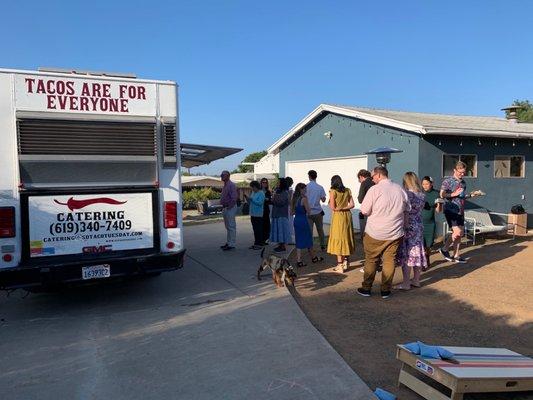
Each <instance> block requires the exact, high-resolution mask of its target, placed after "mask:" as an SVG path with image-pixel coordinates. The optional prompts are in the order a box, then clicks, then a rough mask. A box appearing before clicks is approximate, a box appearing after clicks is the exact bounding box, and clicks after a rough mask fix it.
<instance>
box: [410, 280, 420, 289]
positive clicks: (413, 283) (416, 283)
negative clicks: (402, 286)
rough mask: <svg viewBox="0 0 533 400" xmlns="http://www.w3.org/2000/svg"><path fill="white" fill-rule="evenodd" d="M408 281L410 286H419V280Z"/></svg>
mask: <svg viewBox="0 0 533 400" xmlns="http://www.w3.org/2000/svg"><path fill="white" fill-rule="evenodd" d="M409 283H410V284H411V286H412V287H414V288H419V287H420V282H413V281H410V282H409Z"/></svg>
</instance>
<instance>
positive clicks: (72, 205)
mask: <svg viewBox="0 0 533 400" xmlns="http://www.w3.org/2000/svg"><path fill="white" fill-rule="evenodd" d="M54 201H55V202H56V203H57V204H61V205H62V206H67V207H68V208H69V210H70V211H74V210H81V209H82V208H84V207H87V206H90V205H91V204H99V203H102V204H124V203H126V202H127V201H118V200H114V199H111V198H109V197H97V198H96V199H85V200H74V197H71V198H70V199H68V200H67V202H66V203H61V202H60V201H57V200H56V199H54Z"/></svg>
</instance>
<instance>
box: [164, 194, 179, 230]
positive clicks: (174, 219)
mask: <svg viewBox="0 0 533 400" xmlns="http://www.w3.org/2000/svg"><path fill="white" fill-rule="evenodd" d="M163 220H164V224H165V228H166V229H169V228H177V227H178V202H176V201H165V208H164V211H163Z"/></svg>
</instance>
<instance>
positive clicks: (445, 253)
mask: <svg viewBox="0 0 533 400" xmlns="http://www.w3.org/2000/svg"><path fill="white" fill-rule="evenodd" d="M439 253H440V254H442V256H443V257H444V259H445V260H447V261H453V257H452V256H451V255H450V252H449V251H446V250H444V249H443V248H442V247H441V248H440V249H439Z"/></svg>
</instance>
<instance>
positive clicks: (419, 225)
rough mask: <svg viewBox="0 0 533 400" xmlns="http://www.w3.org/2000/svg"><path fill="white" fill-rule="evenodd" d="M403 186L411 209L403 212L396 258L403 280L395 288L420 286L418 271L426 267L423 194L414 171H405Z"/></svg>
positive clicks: (403, 288) (406, 288)
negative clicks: (402, 229) (403, 231)
mask: <svg viewBox="0 0 533 400" xmlns="http://www.w3.org/2000/svg"><path fill="white" fill-rule="evenodd" d="M403 187H404V189H405V191H406V192H407V197H408V198H409V203H410V204H411V210H410V211H409V212H406V213H405V236H404V238H403V243H402V245H401V247H400V249H399V252H398V260H397V262H398V264H399V265H401V267H402V273H403V282H402V284H400V285H397V286H395V289H400V290H409V289H411V287H420V273H421V271H422V270H426V269H427V260H426V254H425V249H424V224H423V222H422V209H423V208H424V204H425V194H424V191H423V190H422V186H421V184H420V180H419V179H418V176H416V174H415V173H414V172H407V173H406V174H405V175H404V177H403ZM411 269H413V279H411Z"/></svg>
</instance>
